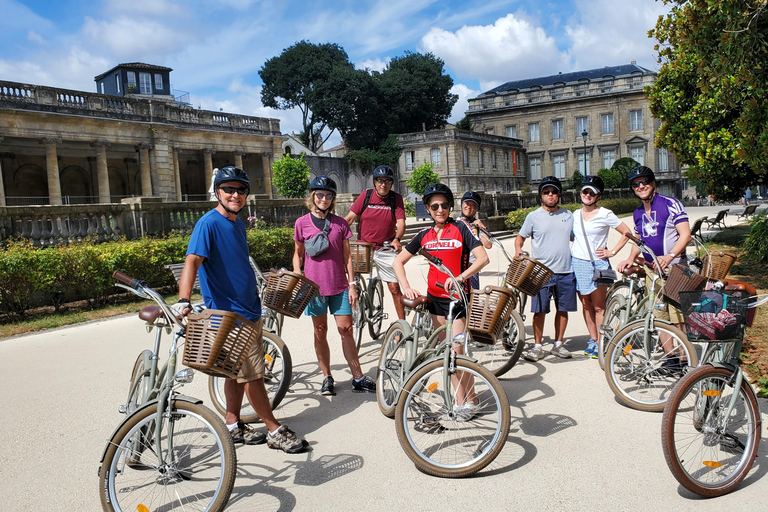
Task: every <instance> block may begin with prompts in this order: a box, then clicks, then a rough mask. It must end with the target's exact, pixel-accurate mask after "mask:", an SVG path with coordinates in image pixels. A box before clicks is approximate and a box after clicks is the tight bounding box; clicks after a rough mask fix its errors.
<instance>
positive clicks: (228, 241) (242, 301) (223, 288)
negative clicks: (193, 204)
mask: <svg viewBox="0 0 768 512" xmlns="http://www.w3.org/2000/svg"><path fill="white" fill-rule="evenodd" d="M189 254H195V255H197V256H202V257H204V258H205V261H203V264H202V265H200V270H199V271H198V273H199V277H200V289H201V291H202V293H203V300H204V301H205V307H207V308H208V309H221V310H224V311H232V312H233V313H237V314H240V315H242V316H244V317H245V318H247V319H248V320H251V321H253V322H255V321H257V320H258V319H259V318H261V299H260V298H259V293H258V290H257V289H256V275H255V274H254V273H253V269H252V268H251V264H250V262H249V261H248V242H247V240H246V237H245V224H243V221H241V220H240V219H235V221H234V222H233V221H231V220H229V219H227V218H226V217H225V216H224V215H222V214H221V213H219V212H218V211H217V210H211V211H209V212H208V213H206V214H205V215H203V216H202V218H201V219H200V220H199V221H197V224H195V229H194V231H192V237H191V238H190V240H189V247H187V255H189Z"/></svg>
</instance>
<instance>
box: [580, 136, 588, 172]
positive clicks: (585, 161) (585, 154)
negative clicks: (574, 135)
mask: <svg viewBox="0 0 768 512" xmlns="http://www.w3.org/2000/svg"><path fill="white" fill-rule="evenodd" d="M587 135H589V134H588V133H587V130H584V131H583V132H581V136H582V137H584V176H586V175H587Z"/></svg>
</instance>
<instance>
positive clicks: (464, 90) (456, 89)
mask: <svg viewBox="0 0 768 512" xmlns="http://www.w3.org/2000/svg"><path fill="white" fill-rule="evenodd" d="M481 92H482V91H475V90H473V89H470V88H469V87H467V86H466V85H464V84H454V86H453V87H451V93H452V94H458V95H459V99H458V101H456V104H455V105H454V106H453V110H452V111H451V117H449V118H448V122H449V123H458V122H459V121H461V118H462V117H464V113H465V112H466V111H467V106H468V104H469V103H468V101H467V100H468V99H469V98H474V97H475V96H477V95H478V94H480V93H481Z"/></svg>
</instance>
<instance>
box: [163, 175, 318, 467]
mask: <svg viewBox="0 0 768 512" xmlns="http://www.w3.org/2000/svg"><path fill="white" fill-rule="evenodd" d="M248 190H249V180H248V174H246V172H245V171H243V170H242V169H240V168H238V167H224V168H222V169H220V170H219V171H218V173H217V174H216V178H215V179H214V194H216V199H217V200H218V202H219V204H218V205H216V208H215V209H213V210H211V211H209V212H208V213H206V214H205V215H203V217H202V218H201V219H200V220H199V221H197V224H195V229H194V231H193V232H192V237H191V238H190V240H189V247H188V248H187V257H186V259H185V260H184V270H183V271H182V274H181V278H180V279H179V302H177V303H176V304H174V305H173V306H172V309H173V310H174V312H176V313H177V316H182V315H185V314H187V313H188V312H189V311H190V307H189V297H190V295H191V293H192V286H193V285H194V282H195V275H197V274H198V272H199V277H200V289H201V291H202V294H203V300H204V301H205V307H207V308H209V309H219V310H224V311H231V312H234V313H237V314H239V315H242V316H244V317H245V318H247V319H248V320H251V321H252V322H255V323H256V325H257V327H256V330H257V333H258V334H257V336H256V340H255V341H254V342H253V345H252V346H251V350H250V352H249V353H248V356H247V357H246V359H245V362H244V363H243V366H242V368H241V369H240V373H239V374H238V376H237V379H227V380H226V381H225V383H224V395H225V398H226V402H227V413H226V418H225V421H226V423H227V427H228V428H229V431H230V433H231V434H232V438H233V439H234V440H235V442H241V443H244V444H261V443H263V442H264V441H265V440H266V441H267V444H268V445H269V447H270V448H275V449H280V450H283V451H285V452H287V453H297V452H299V451H302V450H303V449H304V448H306V446H307V445H306V442H305V441H304V440H303V439H300V438H298V437H297V436H296V434H295V433H294V432H293V431H291V430H290V429H289V428H288V427H287V426H285V425H282V426H281V425H280V423H278V422H277V420H276V419H275V416H274V414H272V407H271V405H270V403H269V397H268V395H267V390H266V388H265V387H264V348H263V345H262V336H261V299H260V298H259V294H258V291H257V289H256V276H255V275H254V273H253V269H252V268H251V265H250V262H249V260H248V242H247V240H246V236H245V224H244V223H243V221H241V220H240V219H238V218H237V214H238V213H239V212H240V210H242V208H243V207H244V206H245V201H246V198H247V197H248ZM244 394H245V395H246V396H247V397H248V401H249V402H250V403H251V406H253V409H254V410H255V411H256V414H258V415H259V417H260V418H261V419H262V420H263V421H264V424H265V425H266V427H267V429H268V433H267V434H266V435H265V434H260V433H258V432H257V431H256V430H255V429H254V428H253V427H251V426H250V425H247V424H245V423H243V422H242V421H241V420H240V407H241V405H242V402H243V395H244Z"/></svg>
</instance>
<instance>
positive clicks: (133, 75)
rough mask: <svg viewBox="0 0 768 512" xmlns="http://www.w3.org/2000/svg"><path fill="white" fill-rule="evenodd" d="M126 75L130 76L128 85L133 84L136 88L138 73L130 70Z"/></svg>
mask: <svg viewBox="0 0 768 512" xmlns="http://www.w3.org/2000/svg"><path fill="white" fill-rule="evenodd" d="M125 76H127V77H128V85H129V86H131V85H132V86H133V88H134V89H135V88H136V73H134V72H133V71H128V72H126V73H125Z"/></svg>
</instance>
